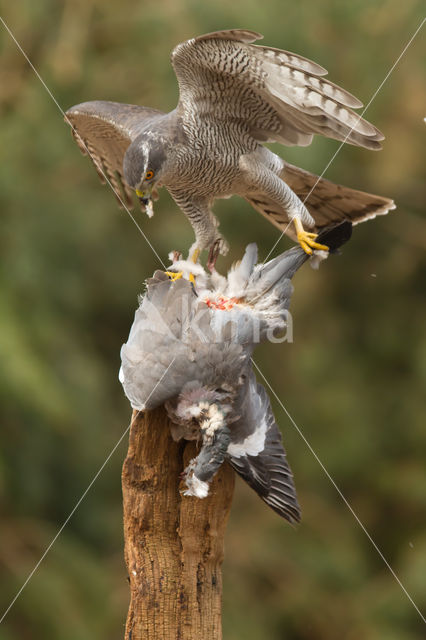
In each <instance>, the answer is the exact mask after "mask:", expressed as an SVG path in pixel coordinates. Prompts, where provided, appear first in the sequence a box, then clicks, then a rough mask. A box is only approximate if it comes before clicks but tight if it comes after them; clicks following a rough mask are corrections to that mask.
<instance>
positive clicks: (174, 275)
mask: <svg viewBox="0 0 426 640" xmlns="http://www.w3.org/2000/svg"><path fill="white" fill-rule="evenodd" d="M165 274H166V276H169V278H170V280H171V281H172V282H176V280H180V278H182V277H183V271H166V272H165Z"/></svg>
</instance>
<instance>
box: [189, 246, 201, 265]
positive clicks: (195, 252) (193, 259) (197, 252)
mask: <svg viewBox="0 0 426 640" xmlns="http://www.w3.org/2000/svg"><path fill="white" fill-rule="evenodd" d="M199 255H200V249H195V251H194V253H193V254H192V256H191V260H192V262H194V263H195V264H197V262H198V258H199Z"/></svg>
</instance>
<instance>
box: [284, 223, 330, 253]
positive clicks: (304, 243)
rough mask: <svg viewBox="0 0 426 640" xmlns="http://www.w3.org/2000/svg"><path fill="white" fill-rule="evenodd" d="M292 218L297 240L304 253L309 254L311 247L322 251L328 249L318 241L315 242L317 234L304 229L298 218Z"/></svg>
mask: <svg viewBox="0 0 426 640" xmlns="http://www.w3.org/2000/svg"><path fill="white" fill-rule="evenodd" d="M293 220H294V226H295V227H296V233H297V240H298V242H299V244H300V246H301V247H302V249H303V251H304V252H305V253H307V254H308V255H311V254H312V249H319V250H322V251H328V250H329V248H328V247H327V246H326V245H325V244H319V243H318V242H315V238H316V237H317V234H316V233H312V232H310V231H305V230H304V228H303V225H302V223H301V222H300V220H299V218H293Z"/></svg>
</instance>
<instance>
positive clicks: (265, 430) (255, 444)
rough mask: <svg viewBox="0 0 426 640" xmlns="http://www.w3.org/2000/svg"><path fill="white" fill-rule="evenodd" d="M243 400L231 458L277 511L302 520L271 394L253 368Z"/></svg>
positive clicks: (233, 432) (234, 427)
mask: <svg viewBox="0 0 426 640" xmlns="http://www.w3.org/2000/svg"><path fill="white" fill-rule="evenodd" d="M239 404H240V411H241V414H240V418H239V419H238V420H237V421H236V422H235V423H233V424H231V425H230V428H231V444H230V445H229V446H228V450H227V454H226V457H227V460H228V461H229V463H230V464H231V466H232V467H233V468H234V469H235V471H236V472H237V473H238V474H239V475H240V476H241V477H242V478H243V480H245V481H246V482H247V483H248V484H249V485H250V486H251V487H252V489H254V490H255V491H256V493H257V494H258V495H259V496H260V497H261V498H262V500H264V502H266V504H268V505H269V506H270V507H271V508H272V509H273V510H274V511H276V512H277V513H278V514H279V515H280V516H282V517H283V518H285V519H286V520H288V521H289V522H290V523H292V524H293V523H296V522H299V521H300V507H299V504H298V502H297V497H296V489H295V486H294V482H293V474H292V472H291V470H290V467H289V465H288V462H287V457H286V453H285V450H284V447H283V444H282V438H281V433H280V431H279V429H278V426H277V424H276V422H275V419H274V415H273V413H272V409H271V405H270V402H269V398H268V394H267V393H266V391H265V389H264V387H263V386H262V385H261V384H259V383H258V382H257V381H256V378H255V375H254V373H253V371H252V370H251V369H250V371H249V373H248V374H247V382H246V385H245V387H244V389H243V391H242V393H241V394H240V403H239Z"/></svg>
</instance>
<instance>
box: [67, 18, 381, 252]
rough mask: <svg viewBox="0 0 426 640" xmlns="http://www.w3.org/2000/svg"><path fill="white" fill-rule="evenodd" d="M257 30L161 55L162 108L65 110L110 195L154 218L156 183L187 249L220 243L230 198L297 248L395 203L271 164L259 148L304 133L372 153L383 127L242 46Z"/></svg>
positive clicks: (222, 246)
mask: <svg viewBox="0 0 426 640" xmlns="http://www.w3.org/2000/svg"><path fill="white" fill-rule="evenodd" d="M262 37H263V36H262V35H261V34H259V33H256V32H254V31H247V30H243V29H232V30H228V31H217V32H215V33H209V34H207V35H203V36H199V37H197V38H192V39H191V40H187V41H186V42H183V43H181V44H179V45H178V46H177V47H176V48H175V49H174V50H173V52H172V55H171V62H172V65H173V68H174V70H175V73H176V76H177V80H178V84H179V101H178V104H177V107H176V108H175V109H174V110H173V111H171V112H170V113H162V112H161V111H157V110H155V109H151V108H147V107H141V106H135V105H129V104H120V103H116V102H104V101H94V102H85V103H82V104H79V105H76V106H74V107H72V108H71V109H69V110H68V111H67V112H66V120H67V121H68V123H69V124H70V125H71V126H72V129H73V134H74V136H75V139H76V141H77V143H78V145H79V147H80V149H81V150H82V151H83V153H88V154H89V156H90V157H91V159H92V160H93V162H94V164H95V167H96V169H97V171H98V173H99V175H100V177H101V179H102V180H103V181H105V179H107V180H108V181H109V182H110V184H111V186H112V188H113V190H114V192H115V194H116V196H117V198H118V200H119V202H121V204H125V205H126V206H127V207H132V206H133V197H132V196H133V192H136V195H137V197H138V198H139V200H140V202H141V204H142V208H144V207H146V210H147V213H148V215H152V214H153V208H152V197H153V196H155V197H156V190H157V188H158V187H160V186H165V187H166V188H167V189H168V191H169V193H170V194H171V196H172V197H173V199H174V200H175V202H176V203H177V205H178V206H179V207H180V208H181V209H182V211H183V212H184V213H185V214H186V215H187V217H188V219H189V221H190V222H191V224H192V227H193V229H194V232H195V244H194V245H193V246H192V247H191V251H190V255H193V256H194V259H195V260H196V259H197V257H198V253H199V250H202V249H210V254H209V264H214V261H215V257H216V256H217V253H218V251H219V250H220V251H221V252H222V253H225V252H226V242H225V241H224V239H223V238H222V236H221V235H220V233H219V231H218V222H217V220H216V218H215V216H214V215H213V213H212V210H211V205H212V203H213V201H214V200H215V199H217V198H228V197H230V196H232V195H234V194H236V195H239V196H241V197H243V198H245V199H246V200H247V201H248V202H249V203H250V204H251V205H253V207H254V208H255V209H257V210H258V211H259V212H260V213H261V214H263V215H264V216H265V217H266V218H267V219H268V220H269V221H270V222H271V223H272V224H274V225H275V226H276V227H278V228H279V229H281V230H282V231H283V232H285V233H286V234H287V235H289V236H290V237H291V238H293V239H294V240H297V241H298V242H299V243H300V245H301V246H302V248H303V249H304V250H305V252H306V253H309V254H310V253H312V250H313V249H325V248H326V247H324V246H322V247H319V246H318V242H317V240H316V235H317V233H318V232H319V231H320V230H321V229H323V228H324V227H328V226H330V225H333V224H337V223H338V222H341V221H343V220H349V221H351V222H352V223H357V222H363V221H364V220H368V219H370V218H373V217H375V216H376V215H377V214H385V213H387V212H388V211H389V210H390V209H392V208H394V203H393V201H392V200H390V199H388V198H384V197H380V196H376V195H372V194H369V193H363V192H362V191H356V190H354V189H350V188H348V187H344V186H341V185H337V184H333V183H332V182H330V181H328V180H325V179H324V178H319V177H318V176H316V175H314V174H312V173H309V172H308V171H304V170H303V169H300V168H298V167H295V166H292V165H291V164H289V163H287V162H285V161H284V160H282V159H281V158H280V157H279V156H277V155H276V154H274V153H272V151H270V150H269V149H267V148H266V147H265V146H264V143H265V142H279V143H282V144H284V145H287V146H292V145H299V146H307V145H309V144H310V143H311V141H312V138H313V136H314V135H315V134H319V135H323V136H326V137H328V138H334V139H335V140H341V141H344V142H348V143H350V144H353V145H356V146H359V147H365V148H366V149H380V148H381V146H380V141H381V140H383V135H382V133H381V132H380V131H379V130H378V129H377V128H376V127H374V126H373V125H372V124H370V123H369V122H367V121H366V120H364V119H363V118H361V117H360V116H359V115H358V114H356V113H355V112H354V111H353V110H352V109H353V108H359V107H361V106H362V103H361V102H360V101H359V100H358V99H357V98H355V97H354V96H352V95H351V94H350V93H348V92H347V91H345V90H344V89H342V88H340V87H338V86H337V85H335V84H333V83H332V82H329V81H328V80H326V79H325V77H324V76H325V75H326V73H327V71H326V70H325V69H324V68H323V67H321V66H320V65H319V64H317V63H315V62H312V61H311V60H308V59H307V58H304V57H302V56H300V55H297V54H295V53H290V52H288V51H281V50H279V49H274V48H271V47H264V46H258V45H253V44H252V43H253V42H255V41H256V40H258V39H260V38H262Z"/></svg>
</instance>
